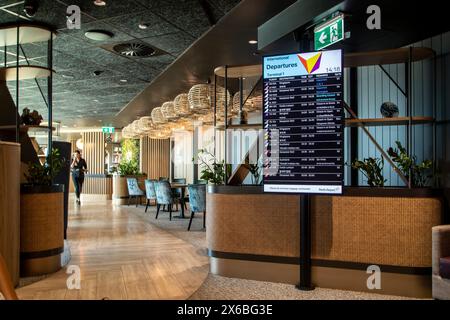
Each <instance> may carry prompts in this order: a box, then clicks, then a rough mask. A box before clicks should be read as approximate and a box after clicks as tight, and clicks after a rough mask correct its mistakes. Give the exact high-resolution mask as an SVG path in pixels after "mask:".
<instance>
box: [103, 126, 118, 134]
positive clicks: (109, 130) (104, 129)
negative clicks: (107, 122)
mask: <svg viewBox="0 0 450 320" xmlns="http://www.w3.org/2000/svg"><path fill="white" fill-rule="evenodd" d="M114 131H115V128H114V127H103V128H102V132H103V133H114Z"/></svg>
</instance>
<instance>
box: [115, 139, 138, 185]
mask: <svg viewBox="0 0 450 320" xmlns="http://www.w3.org/2000/svg"><path fill="white" fill-rule="evenodd" d="M117 171H118V172H119V174H120V175H122V176H136V175H139V141H138V140H135V139H125V140H123V141H122V159H121V161H120V163H119V165H118V167H117Z"/></svg>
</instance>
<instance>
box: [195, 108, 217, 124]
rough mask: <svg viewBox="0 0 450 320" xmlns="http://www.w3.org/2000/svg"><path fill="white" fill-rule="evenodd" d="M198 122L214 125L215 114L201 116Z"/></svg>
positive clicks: (209, 113)
mask: <svg viewBox="0 0 450 320" xmlns="http://www.w3.org/2000/svg"><path fill="white" fill-rule="evenodd" d="M197 120H198V121H201V122H202V123H203V124H204V125H212V124H214V112H212V111H211V112H208V113H206V114H202V115H199V116H198V117H197Z"/></svg>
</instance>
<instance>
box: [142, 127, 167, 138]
mask: <svg viewBox="0 0 450 320" xmlns="http://www.w3.org/2000/svg"><path fill="white" fill-rule="evenodd" d="M171 134H172V131H171V130H170V128H169V127H168V126H167V125H159V126H155V127H154V128H153V129H152V130H151V131H150V132H149V133H148V137H149V138H150V139H169V138H170V136H171Z"/></svg>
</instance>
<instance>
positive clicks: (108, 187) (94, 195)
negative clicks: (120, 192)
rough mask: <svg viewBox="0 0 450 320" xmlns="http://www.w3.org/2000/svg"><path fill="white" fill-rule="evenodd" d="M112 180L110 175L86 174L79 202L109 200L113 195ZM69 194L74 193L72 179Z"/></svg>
mask: <svg viewBox="0 0 450 320" xmlns="http://www.w3.org/2000/svg"><path fill="white" fill-rule="evenodd" d="M112 181H113V179H112V176H111V175H105V174H87V175H86V176H85V178H84V183H83V192H82V194H81V200H82V201H86V200H95V201H97V200H111V199H112V194H113V182H112ZM69 190H70V192H71V193H74V192H75V188H74V185H73V180H72V177H71V178H70V189H69Z"/></svg>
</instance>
